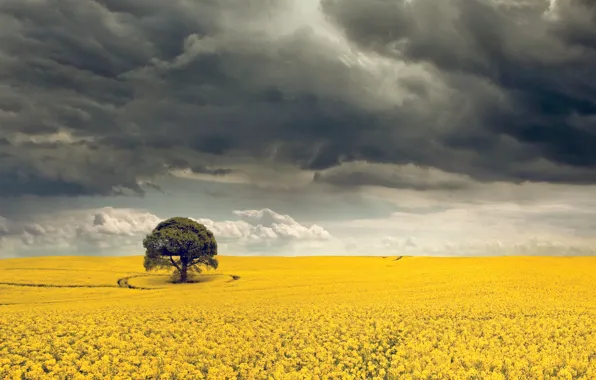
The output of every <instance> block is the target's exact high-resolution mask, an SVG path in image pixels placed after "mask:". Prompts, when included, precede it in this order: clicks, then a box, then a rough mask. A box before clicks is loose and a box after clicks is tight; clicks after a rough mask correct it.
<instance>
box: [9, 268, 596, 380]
mask: <svg viewBox="0 0 596 380" xmlns="http://www.w3.org/2000/svg"><path fill="white" fill-rule="evenodd" d="M142 261H143V259H142V257H125V258H87V257H55V258H52V257H48V258H40V259H37V258H36V259H14V260H2V261H0V283H1V284H0V304H1V305H0V378H2V379H4V378H16V379H21V378H26V379H45V378H48V379H50V378H81V379H82V378H96V379H106V378H111V379H125V378H131V377H132V378H135V379H141V378H147V379H154V378H162V379H174V378H213V379H223V378H243V379H261V378H268V377H269V378H276V379H278V378H280V379H283V378H289V379H302V378H313V377H314V378H316V377H317V376H318V377H319V378H379V379H383V378H389V379H397V378H399V379H402V378H416V379H418V378H425V379H439V378H441V379H442V378H453V379H464V378H465V379H468V378H470V379H471V378H477V379H486V378H489V379H490V378H494V379H507V378H508V379H518V378H531V379H540V378H552V379H555V378H556V379H560V378H563V379H565V378H567V379H572V378H578V379H594V378H596V257H583V258H582V257H575V258H571V257H568V258H540V257H507V258H448V259H447V258H445V259H443V258H403V259H401V260H397V261H396V260H395V257H387V258H382V257H302V258H279V257H221V258H220V269H218V270H217V271H209V272H206V274H205V275H204V277H203V278H202V280H203V281H201V282H199V283H195V284H185V285H172V284H168V283H167V279H168V276H167V275H165V274H163V273H161V274H160V273H157V274H151V275H147V274H146V273H145V272H144V271H143V267H142ZM119 280H120V281H119Z"/></svg>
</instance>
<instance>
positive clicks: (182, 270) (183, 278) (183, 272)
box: [180, 261, 188, 284]
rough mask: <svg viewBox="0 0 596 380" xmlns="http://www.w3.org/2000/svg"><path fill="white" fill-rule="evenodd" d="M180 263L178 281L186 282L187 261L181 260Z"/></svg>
mask: <svg viewBox="0 0 596 380" xmlns="http://www.w3.org/2000/svg"><path fill="white" fill-rule="evenodd" d="M181 264H182V265H180V282H181V283H183V284H184V283H186V282H188V263H186V262H185V261H182V263H181Z"/></svg>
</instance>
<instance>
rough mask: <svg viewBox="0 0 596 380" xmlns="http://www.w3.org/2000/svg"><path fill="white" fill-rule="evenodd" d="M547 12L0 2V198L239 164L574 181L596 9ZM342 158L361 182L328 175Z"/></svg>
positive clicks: (488, 5) (574, 4) (591, 91)
mask: <svg viewBox="0 0 596 380" xmlns="http://www.w3.org/2000/svg"><path fill="white" fill-rule="evenodd" d="M551 3H552V4H550V6H549V3H548V2H546V1H542V0H534V1H532V0H531V1H524V2H521V1H513V0H512V1H500V2H494V1H488V0H486V1H481V0H471V1H463V0H448V1H441V2H437V1H431V0H413V1H397V2H384V1H365V2H362V1H356V0H323V1H322V3H321V7H320V9H319V3H318V2H316V1H304V2H290V1H283V0H276V1H264V0H262V1H261V0H259V1H251V2H227V3H222V2H207V1H199V2H190V3H189V2H179V1H171V2H162V1H136V0H123V1H113V0H102V1H90V0H79V1H73V0H42V1H37V2H35V3H30V2H22V1H16V0H7V1H3V2H2V4H0V25H1V26H0V83H1V85H0V125H2V129H1V130H0V196H7V195H8V196H18V195H23V194H34V195H41V196H52V195H81V194H83V195H84V194H89V195H90V194H114V193H124V194H127V193H135V194H142V193H143V192H144V189H145V188H146V187H147V186H146V185H144V184H146V183H147V181H148V180H150V179H151V178H152V177H154V176H156V175H160V174H164V173H167V172H168V171H169V170H170V168H172V167H180V165H179V163H180V162H184V163H185V164H188V165H186V167H187V168H189V169H191V170H193V171H195V172H196V173H200V174H205V175H211V176H216V177H221V176H226V175H233V174H234V173H233V172H231V171H229V169H227V168H228V167H232V166H233V165H232V164H234V163H242V162H244V161H245V160H248V159H250V160H253V161H255V162H260V163H262V164H263V165H269V164H284V165H293V166H296V167H298V168H302V169H307V170H320V171H322V173H323V174H320V175H319V177H318V179H319V180H322V179H326V181H327V182H329V183H334V184H335V185H337V186H353V185H365V184H376V185H380V186H387V187H398V188H400V187H402V186H405V187H410V188H420V186H422V187H423V188H424V187H429V186H430V187H433V186H445V185H446V182H442V183H440V184H438V185H437V184H434V183H433V184H430V185H429V184H428V183H424V184H422V185H421V184H420V183H419V184H404V183H403V182H401V181H402V180H401V179H399V178H396V177H395V176H392V175H389V177H388V175H387V173H386V172H383V170H384V169H380V168H382V166H374V165H376V164H397V165H401V166H403V165H408V164H415V165H419V166H422V167H430V168H436V169H437V170H439V171H441V172H450V173H455V174H457V175H459V174H461V175H463V176H469V177H470V178H472V179H475V180H480V181H509V182H523V181H546V182H558V183H582V184H585V183H594V182H595V181H596V170H594V169H595V167H596V75H595V73H594V69H593V67H594V64H595V63H596V49H595V48H596V35H595V33H594V30H596V16H595V15H596V11H595V7H594V5H593V4H592V3H591V2H588V1H585V0H583V1H582V0H557V1H553V2H551ZM350 161H367V162H369V163H371V164H372V165H373V166H371V168H373V169H370V168H369V170H368V171H367V172H366V174H363V173H360V174H358V175H357V176H356V177H358V178H355V175H354V174H353V173H352V174H350V175H349V177H350V178H348V175H347V174H346V173H345V172H343V171H342V170H344V169H330V168H334V167H336V166H339V167H340V168H341V165H342V164H343V163H346V162H350ZM228 165H229V166H228ZM218 168H219V169H218ZM376 169H379V170H380V172H378V173H376V172H374V171H375V170H376ZM326 170H330V171H329V172H326ZM334 170H336V171H335V172H334ZM337 170H339V172H341V174H338V173H339V172H338V171H337ZM324 173H327V174H324ZM330 173H335V174H333V175H332V174H330ZM423 182H424V181H423ZM449 186H451V185H449ZM458 186H460V184H459V182H457V184H456V187H458Z"/></svg>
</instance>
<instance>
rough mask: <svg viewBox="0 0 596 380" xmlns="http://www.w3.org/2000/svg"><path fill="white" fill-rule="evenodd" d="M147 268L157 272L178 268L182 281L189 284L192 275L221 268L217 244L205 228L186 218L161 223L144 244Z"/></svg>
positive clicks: (177, 271)
mask: <svg viewBox="0 0 596 380" xmlns="http://www.w3.org/2000/svg"><path fill="white" fill-rule="evenodd" d="M143 247H145V261H144V266H145V269H146V270H147V271H149V270H153V269H168V268H172V267H173V268H175V269H176V274H177V275H178V276H179V281H180V282H182V283H184V282H188V271H189V270H191V271H195V272H201V270H202V268H204V267H206V268H214V269H216V268H217V266H218V261H217V259H216V258H215V256H216V255H217V242H216V241H215V237H214V236H213V233H212V232H211V231H209V230H208V229H207V227H205V226H204V225H202V224H200V223H198V222H196V221H194V220H192V219H189V218H183V217H175V218H170V219H167V220H164V221H163V222H161V223H159V224H158V225H157V227H155V228H154V229H153V231H152V232H151V233H150V234H149V235H147V236H146V237H145V239H144V240H143Z"/></svg>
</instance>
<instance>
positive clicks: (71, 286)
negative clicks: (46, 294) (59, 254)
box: [0, 282, 117, 288]
mask: <svg viewBox="0 0 596 380" xmlns="http://www.w3.org/2000/svg"><path fill="white" fill-rule="evenodd" d="M0 285H8V286H25V287H31V288H117V286H116V285H93V284H89V285H84V284H81V285H71V284H28V283H24V282H0Z"/></svg>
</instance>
